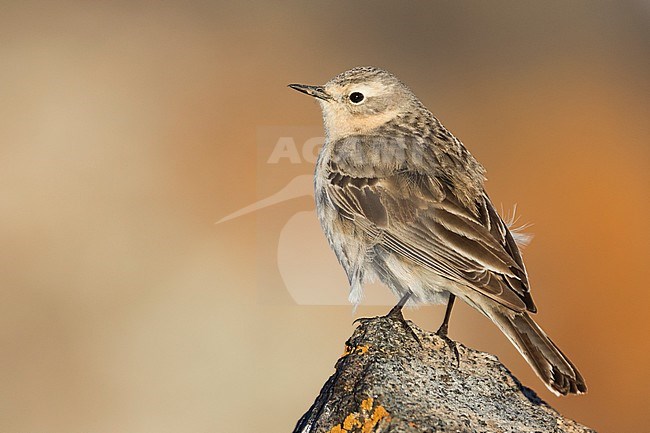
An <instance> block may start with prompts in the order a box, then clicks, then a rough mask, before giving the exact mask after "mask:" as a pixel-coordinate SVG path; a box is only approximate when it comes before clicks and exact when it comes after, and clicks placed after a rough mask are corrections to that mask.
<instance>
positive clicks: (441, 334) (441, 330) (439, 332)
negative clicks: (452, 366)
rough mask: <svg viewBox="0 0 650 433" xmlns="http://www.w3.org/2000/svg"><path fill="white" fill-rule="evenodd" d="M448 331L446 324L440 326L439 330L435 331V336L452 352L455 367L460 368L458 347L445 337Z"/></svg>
mask: <svg viewBox="0 0 650 433" xmlns="http://www.w3.org/2000/svg"><path fill="white" fill-rule="evenodd" d="M448 331H449V329H448V328H447V326H446V324H443V325H442V326H440V328H439V329H438V330H437V331H436V335H437V336H438V337H440V338H442V339H443V340H444V342H445V343H447V346H449V349H450V350H451V351H452V353H453V354H454V356H455V357H456V366H457V367H458V366H460V353H458V345H457V344H456V342H455V341H454V340H452V339H451V338H449V337H448V336H447V332H448Z"/></svg>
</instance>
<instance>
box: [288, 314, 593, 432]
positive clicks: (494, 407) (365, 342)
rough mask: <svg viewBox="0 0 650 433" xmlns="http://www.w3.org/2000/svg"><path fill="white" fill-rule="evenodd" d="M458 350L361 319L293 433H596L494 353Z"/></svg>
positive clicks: (393, 324)
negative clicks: (568, 415) (554, 405)
mask: <svg viewBox="0 0 650 433" xmlns="http://www.w3.org/2000/svg"><path fill="white" fill-rule="evenodd" d="M406 323H408V324H409V326H410V327H411V329H408V326H407V325H406ZM457 349H458V354H459V355H460V357H459V360H457V359H456V355H455V353H454V351H453V350H451V348H450V346H449V345H448V343H447V341H445V340H443V339H441V338H440V337H439V336H437V335H436V334H433V333H427V332H425V331H423V330H422V329H420V328H418V327H416V326H415V325H414V324H413V323H412V322H410V321H409V322H401V321H399V320H396V319H395V318H390V317H376V318H372V319H362V320H361V321H360V325H359V326H358V327H357V328H356V329H355V331H354V333H353V335H352V337H350V339H349V340H348V341H347V342H346V350H345V353H344V354H343V356H342V357H341V358H340V359H339V360H338V362H337V363H336V372H335V373H334V374H333V375H332V376H331V377H330V378H329V379H328V381H327V382H326V383H325V385H324V386H323V389H322V390H321V392H320V394H319V396H318V397H317V398H316V401H315V402H314V404H313V405H312V407H311V408H310V409H309V410H308V411H307V413H305V415H303V417H302V418H301V419H300V420H299V421H298V424H297V425H296V428H295V430H294V433H345V432H348V433H351V432H359V433H371V432H376V433H379V432H391V433H406V432H409V433H411V432H463V433H465V432H467V433H469V432H490V433H493V432H531V433H532V432H540V433H541V432H554V433H557V432H594V430H591V429H589V428H587V427H584V426H582V425H580V424H578V423H577V422H575V421H573V420H570V419H567V418H564V417H562V416H561V415H560V414H559V413H558V412H557V411H556V410H554V409H553V408H551V407H550V406H548V405H547V404H546V403H544V402H543V401H542V400H541V399H540V398H539V397H538V396H537V395H536V394H535V392H534V391H532V390H530V389H528V388H526V387H524V386H523V385H522V384H521V383H520V382H519V381H518V380H517V378H516V377H514V376H513V375H512V373H510V371H508V369H507V368H506V367H505V366H504V365H503V364H501V363H500V362H499V360H498V359H497V358H496V357H495V356H494V355H490V354H488V353H484V352H479V351H476V350H473V349H470V348H467V347H465V346H463V345H462V344H460V343H457Z"/></svg>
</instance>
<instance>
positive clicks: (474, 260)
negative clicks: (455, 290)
mask: <svg viewBox="0 0 650 433" xmlns="http://www.w3.org/2000/svg"><path fill="white" fill-rule="evenodd" d="M330 169H331V170H332V171H331V174H330V176H329V177H328V180H329V183H328V184H327V187H326V188H327V194H328V195H329V196H330V198H331V200H332V202H333V203H334V204H335V206H336V207H337V209H338V211H339V213H340V214H341V216H342V217H344V218H346V219H349V220H351V221H353V222H354V223H355V224H356V225H357V226H358V227H360V228H361V229H362V230H363V231H365V232H367V233H368V234H369V235H371V236H372V237H373V239H377V242H378V243H380V244H381V245H382V246H383V247H384V248H386V249H387V250H389V251H393V252H394V253H396V254H398V255H400V256H402V257H404V258H406V259H408V260H412V261H413V262H415V263H417V264H419V265H421V266H424V267H425V268H428V269H430V270H432V271H433V272H435V273H436V274H438V275H440V276H442V277H444V278H447V279H449V280H452V281H454V282H457V283H460V284H464V285H466V286H468V287H471V288H473V289H475V290H478V291H479V292H481V293H483V294H484V295H486V296H489V297H490V298H493V299H495V300H496V301H498V302H500V303H501V304H503V305H505V306H507V307H509V308H511V309H513V310H515V311H524V310H529V311H535V306H534V304H533V301H532V298H531V297H530V293H529V286H528V278H527V275H526V270H525V268H524V265H523V261H522V259H521V254H520V253H519V250H518V248H517V246H516V244H515V242H514V239H513V238H512V235H511V234H510V232H509V230H508V228H507V226H506V225H505V223H503V221H502V220H501V218H500V217H499V216H498V214H497V213H496V211H495V210H494V206H493V205H492V203H491V202H490V200H489V198H488V197H487V196H486V195H485V194H483V195H482V196H481V197H479V199H478V200H477V202H476V209H474V210H472V209H467V208H466V207H465V206H463V205H461V203H460V200H458V199H457V198H456V197H455V196H454V194H453V193H452V192H451V190H450V187H449V186H447V185H445V184H444V182H441V181H439V180H438V179H435V178H432V177H430V176H427V175H426V174H422V173H415V172H408V171H400V172H396V173H394V174H392V175H389V176H384V177H382V178H367V177H354V176H351V175H349V174H346V173H343V172H342V171H340V169H338V168H337V167H336V166H335V165H332V166H331V167H330Z"/></svg>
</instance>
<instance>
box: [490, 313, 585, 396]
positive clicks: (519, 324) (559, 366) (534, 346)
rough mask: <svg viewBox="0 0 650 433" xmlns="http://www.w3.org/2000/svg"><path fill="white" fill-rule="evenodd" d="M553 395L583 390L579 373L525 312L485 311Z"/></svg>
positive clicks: (583, 382) (575, 392) (583, 384)
mask: <svg viewBox="0 0 650 433" xmlns="http://www.w3.org/2000/svg"><path fill="white" fill-rule="evenodd" d="M485 312H486V313H487V315H488V316H489V317H490V318H491V319H492V321H493V322H494V323H495V324H496V325H497V326H498V327H499V329H501V331H502V332H503V333H504V334H505V335H506V337H508V339H509V340H510V341H511V342H512V344H514V345H515V347H516V348H517V350H519V352H520V353H521V354H522V355H523V357H524V358H525V359H526V361H528V363H529V364H530V366H531V367H533V370H535V373H537V376H539V378H540V379H542V381H543V382H544V384H545V385H546V387H547V388H548V389H550V390H551V392H553V393H554V394H555V395H567V394H582V393H585V392H587V385H586V384H585V381H584V379H583V378H582V375H581V374H580V372H579V371H578V369H577V368H576V367H575V366H574V365H573V363H571V361H569V358H567V357H566V356H565V355H564V354H563V353H562V351H561V350H560V349H558V347H557V346H556V345H555V344H554V343H553V342H552V341H551V339H550V338H548V336H547V335H546V334H545V333H544V331H542V329H541V328H540V327H539V326H538V325H537V323H535V321H534V320H533V319H532V318H531V317H530V316H529V315H528V314H527V313H505V312H503V311H502V310H497V309H496V308H495V309H488V311H485Z"/></svg>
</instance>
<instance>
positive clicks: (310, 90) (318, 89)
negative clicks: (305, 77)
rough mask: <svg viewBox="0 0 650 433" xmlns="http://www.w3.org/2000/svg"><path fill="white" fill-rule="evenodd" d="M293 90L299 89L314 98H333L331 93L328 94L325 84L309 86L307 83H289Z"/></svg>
mask: <svg viewBox="0 0 650 433" xmlns="http://www.w3.org/2000/svg"><path fill="white" fill-rule="evenodd" d="M289 87H291V88H292V89H293V90H297V91H299V92H302V93H304V94H307V95H309V96H313V97H314V98H318V99H322V100H323V101H329V100H331V99H332V97H331V96H330V95H328V94H327V92H326V91H325V89H324V88H323V86H308V85H306V84H289Z"/></svg>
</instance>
